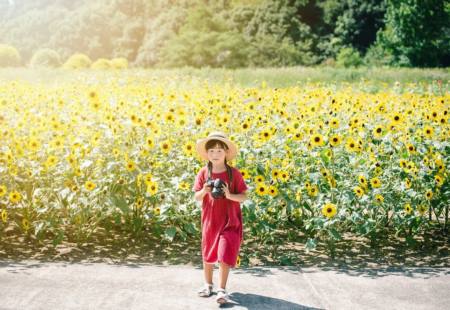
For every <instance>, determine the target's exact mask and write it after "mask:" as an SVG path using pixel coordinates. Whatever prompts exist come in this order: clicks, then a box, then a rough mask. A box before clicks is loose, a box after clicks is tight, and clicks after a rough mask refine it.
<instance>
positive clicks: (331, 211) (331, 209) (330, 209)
mask: <svg viewBox="0 0 450 310" xmlns="http://www.w3.org/2000/svg"><path fill="white" fill-rule="evenodd" d="M322 214H323V215H324V216H326V217H328V218H332V217H333V216H335V215H336V205H335V204H332V203H329V202H328V203H326V204H325V205H324V206H323V207H322Z"/></svg>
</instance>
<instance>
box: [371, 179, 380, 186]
mask: <svg viewBox="0 0 450 310" xmlns="http://www.w3.org/2000/svg"><path fill="white" fill-rule="evenodd" d="M370 185H372V187H373V188H379V187H380V186H381V181H380V179H379V178H372V179H371V180H370Z"/></svg>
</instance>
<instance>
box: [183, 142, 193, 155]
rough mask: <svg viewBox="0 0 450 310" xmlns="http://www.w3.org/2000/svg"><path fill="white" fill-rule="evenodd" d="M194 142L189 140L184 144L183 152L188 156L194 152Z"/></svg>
mask: <svg viewBox="0 0 450 310" xmlns="http://www.w3.org/2000/svg"><path fill="white" fill-rule="evenodd" d="M194 147H195V146H194V144H193V143H192V142H188V143H186V144H184V145H183V152H184V154H185V155H187V156H191V155H192V154H193V153H194Z"/></svg>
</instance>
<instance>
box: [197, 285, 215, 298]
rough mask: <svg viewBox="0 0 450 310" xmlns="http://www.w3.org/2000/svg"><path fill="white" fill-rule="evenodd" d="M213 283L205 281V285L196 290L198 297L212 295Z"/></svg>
mask: <svg viewBox="0 0 450 310" xmlns="http://www.w3.org/2000/svg"><path fill="white" fill-rule="evenodd" d="M212 291H213V284H212V283H211V284H209V283H205V285H204V286H203V287H202V288H201V289H199V290H198V291H197V293H198V296H200V297H209V296H211V295H212Z"/></svg>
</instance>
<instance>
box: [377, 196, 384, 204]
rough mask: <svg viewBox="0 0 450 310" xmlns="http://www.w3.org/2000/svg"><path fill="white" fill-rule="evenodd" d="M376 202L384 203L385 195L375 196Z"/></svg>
mask: <svg viewBox="0 0 450 310" xmlns="http://www.w3.org/2000/svg"><path fill="white" fill-rule="evenodd" d="M375 200H376V202H378V203H382V202H383V201H384V197H383V195H380V194H376V195H375Z"/></svg>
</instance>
